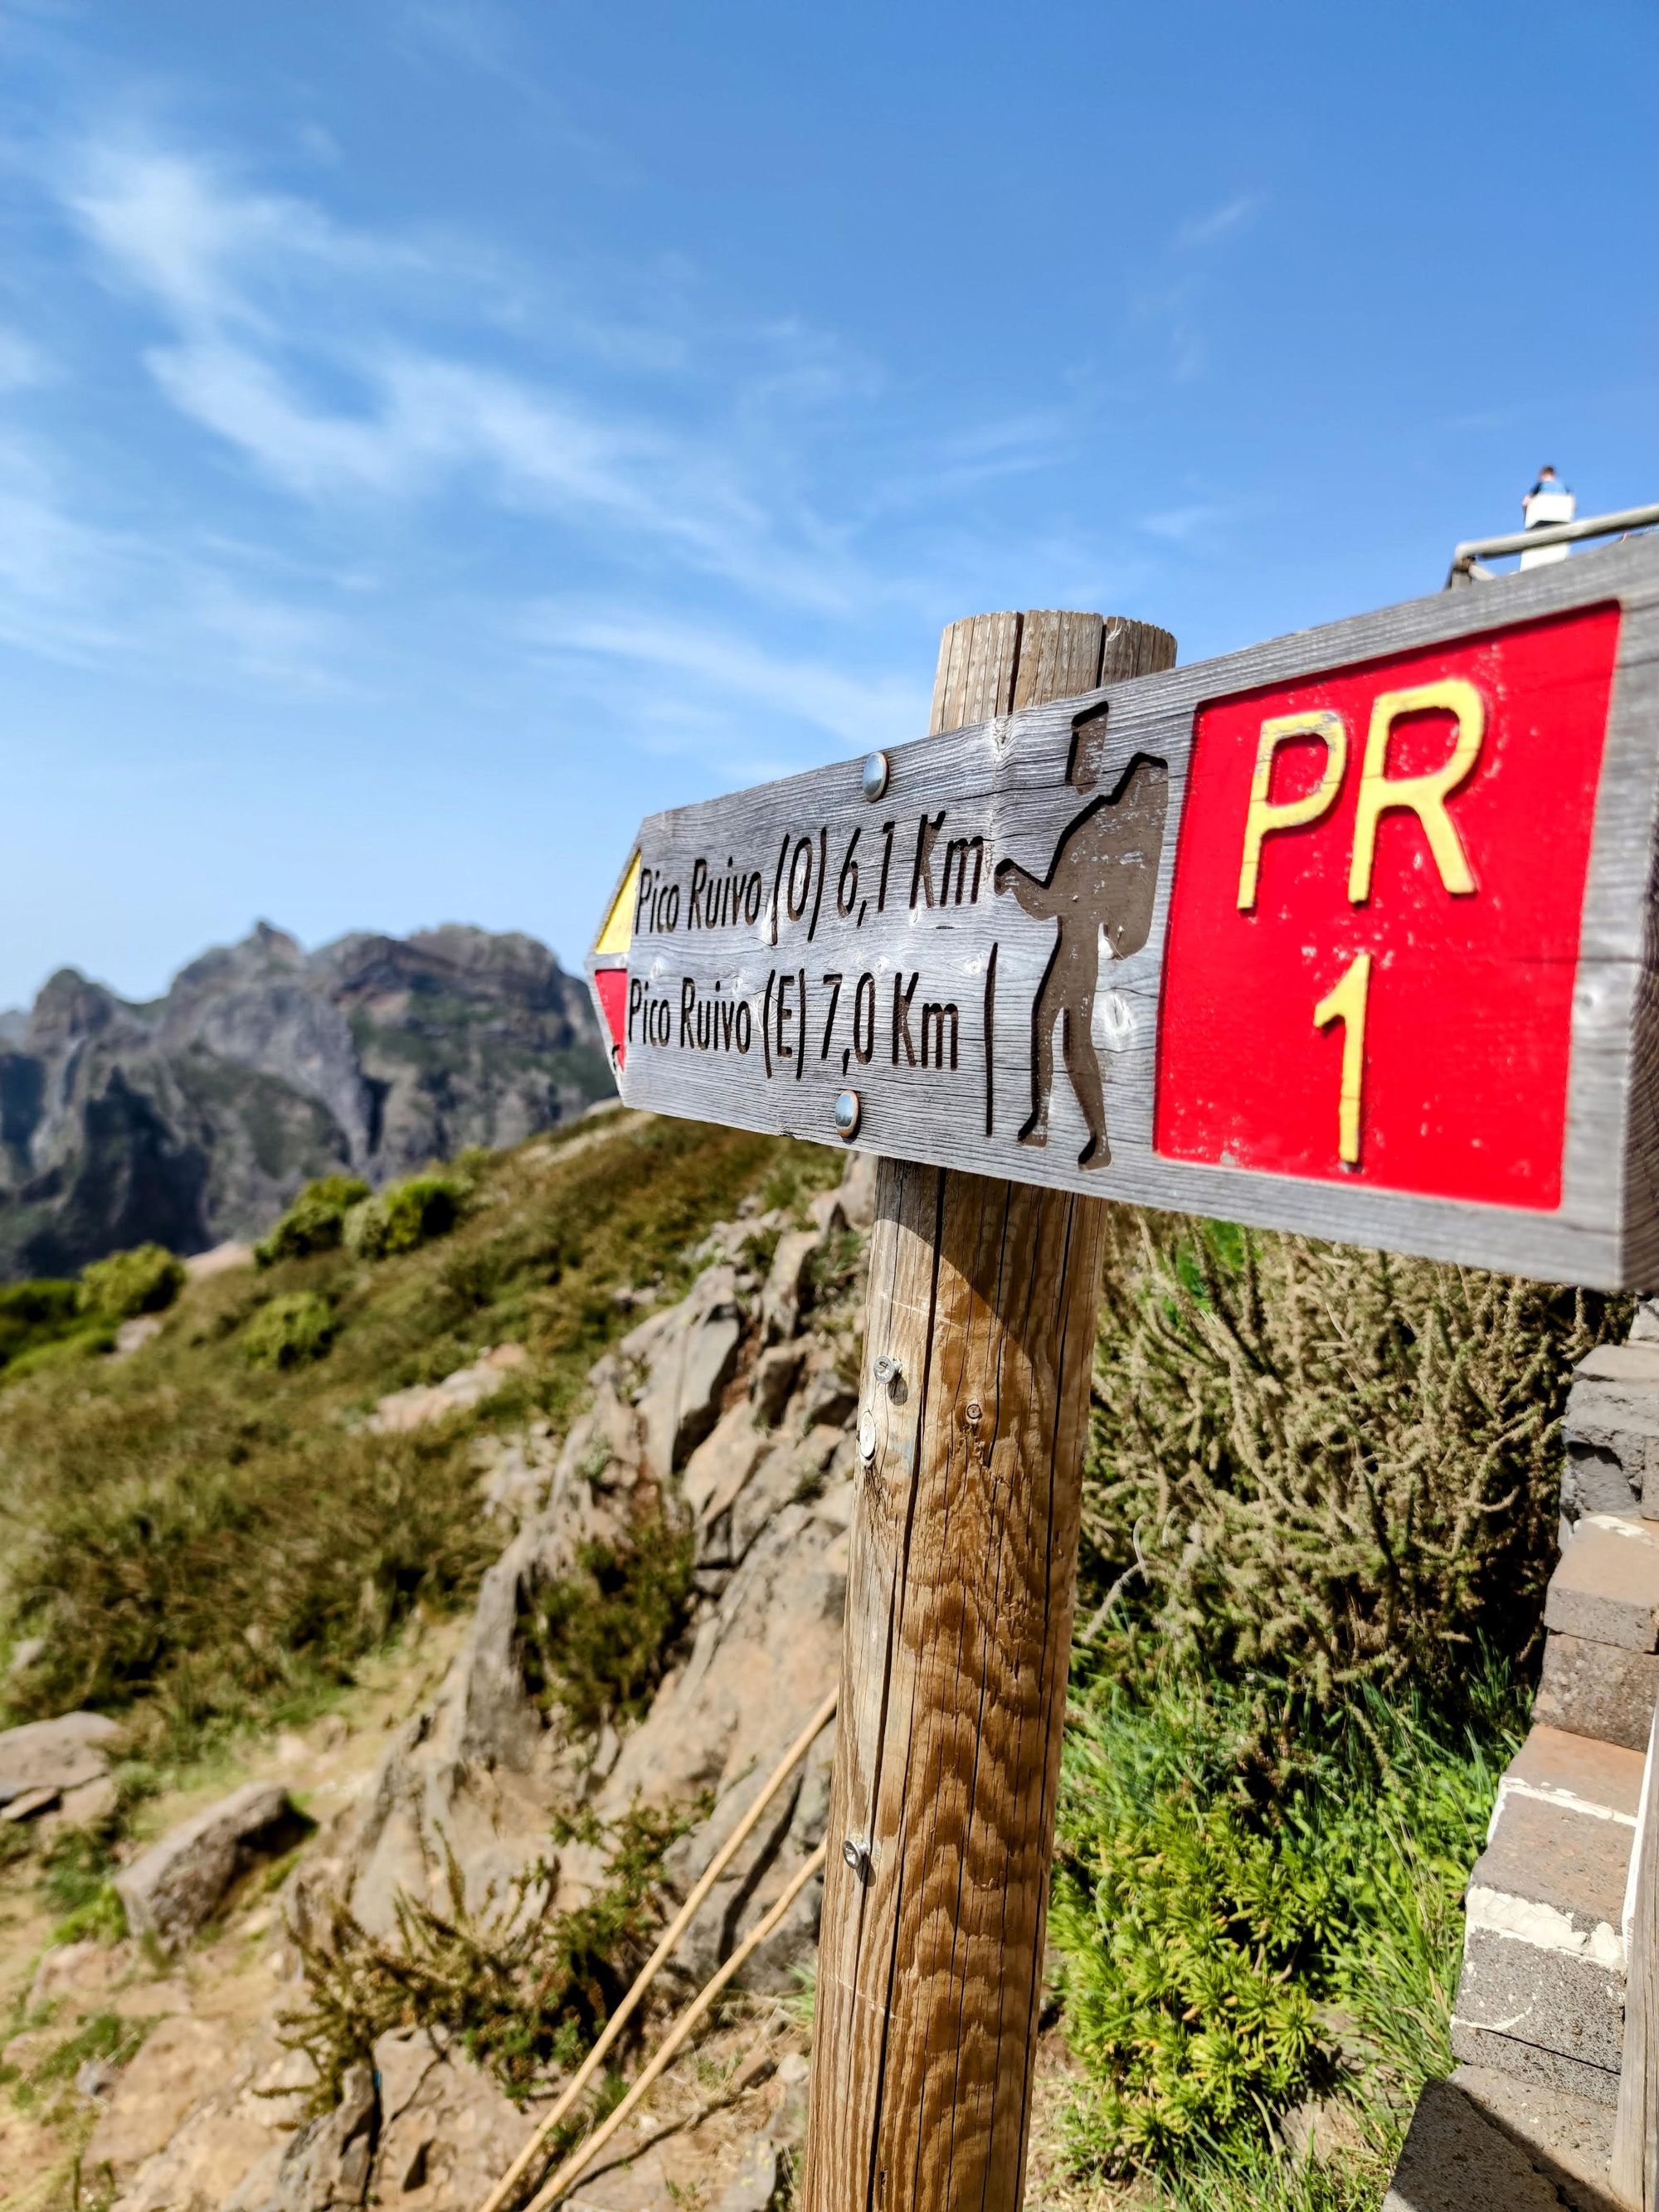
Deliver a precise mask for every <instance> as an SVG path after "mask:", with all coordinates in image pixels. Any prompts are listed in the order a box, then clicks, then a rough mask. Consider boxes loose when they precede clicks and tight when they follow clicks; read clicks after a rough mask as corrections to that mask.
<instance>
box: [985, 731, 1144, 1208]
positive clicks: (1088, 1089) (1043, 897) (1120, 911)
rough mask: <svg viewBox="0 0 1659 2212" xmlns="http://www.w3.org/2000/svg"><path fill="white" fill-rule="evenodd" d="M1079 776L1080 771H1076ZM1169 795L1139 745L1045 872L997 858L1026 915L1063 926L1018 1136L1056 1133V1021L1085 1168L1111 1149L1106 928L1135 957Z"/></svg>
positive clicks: (1029, 1141)
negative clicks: (1104, 1040) (1099, 1032)
mask: <svg viewBox="0 0 1659 2212" xmlns="http://www.w3.org/2000/svg"><path fill="white" fill-rule="evenodd" d="M1079 735H1081V732H1079ZM1083 751H1084V748H1082V747H1081V746H1080V745H1075V744H1074V746H1073V761H1074V763H1076V762H1077V761H1079V759H1080V758H1081V757H1082V755H1083ZM1074 780H1080V779H1079V778H1077V777H1076V776H1075V772H1074ZM1090 780H1091V781H1092V777H1091V778H1090ZM1169 796H1170V771H1169V769H1168V767H1167V766H1166V765H1165V763H1164V762H1163V761H1161V760H1154V759H1153V758H1152V756H1151V755H1150V754H1147V753H1137V754H1136V755H1135V756H1134V757H1133V759H1132V760H1131V761H1130V763H1129V764H1128V766H1127V768H1126V769H1124V771H1123V773H1122V775H1121V776H1120V777H1119V778H1118V780H1117V781H1116V783H1115V785H1114V786H1113V787H1112V788H1111V790H1109V791H1108V792H1103V793H1102V794H1101V796H1100V797H1099V798H1098V799H1091V801H1090V802H1089V804H1088V805H1086V806H1085V808H1084V809H1083V811H1082V812H1081V813H1080V814H1079V815H1077V816H1076V817H1074V818H1073V821H1072V822H1071V823H1068V825H1067V826H1066V829H1065V831H1064V833H1063V834H1062V836H1061V837H1060V842H1059V844H1058V845H1057V846H1056V847H1055V848H1054V859H1053V860H1052V861H1051V862H1050V863H1049V867H1048V874H1047V875H1046V876H1034V875H1032V874H1031V873H1030V871H1029V870H1028V869H1025V868H1022V867H1021V866H1020V865H1019V864H1018V861H1017V860H1000V861H999V862H998V863H997V872H996V887H997V890H999V891H1012V893H1013V895H1014V897H1015V898H1016V899H1017V900H1018V902H1019V904H1020V905H1021V906H1022V907H1024V909H1025V911H1026V913H1027V914H1029V915H1033V916H1034V917H1035V918H1036V919H1037V920H1038V921H1053V922H1054V923H1055V925H1056V928H1055V934H1054V951H1053V952H1052V953H1050V955H1049V956H1048V966H1047V967H1046V968H1045V969H1043V972H1042V982H1041V983H1040V984H1039V985H1038V987H1037V993H1036V999H1035V1000H1034V1001H1033V1003H1032V1006H1031V1110H1030V1115H1028V1116H1027V1117H1026V1120H1025V1121H1024V1125H1023V1126H1022V1127H1021V1129H1020V1131H1019V1142H1020V1143H1021V1144H1022V1145H1046V1144H1047V1143H1048V1101H1049V1096H1050V1093H1051V1092H1052V1091H1053V1089H1054V1027H1055V1024H1056V1023H1058V1024H1059V1025H1060V1038H1061V1050H1062V1052H1063V1054H1064V1055H1065V1060H1066V1074H1067V1075H1068V1076H1069V1077H1070V1078H1071V1083H1072V1089H1073V1091H1074V1092H1075V1093H1076V1095H1077V1103H1078V1104H1079V1106H1080V1107H1081V1108H1082V1109H1083V1119H1084V1122H1085V1126H1086V1127H1087V1129H1088V1132H1089V1137H1088V1141H1087V1143H1086V1144H1085V1146H1084V1147H1083V1150H1082V1151H1081V1152H1079V1154H1078V1165H1079V1167H1083V1168H1103V1167H1105V1166H1107V1165H1108V1164H1109V1162H1110V1160H1111V1157H1112V1154H1111V1147H1110V1146H1109V1144H1108V1142H1107V1137H1106V1087H1105V1080H1104V1078H1103V1075H1102V1073H1101V1067H1100V1055H1099V1054H1098V1052H1097V1050H1096V1048H1095V1040H1094V1009H1095V994H1096V992H1097V989H1098V987H1099V984H1100V939H1101V935H1102V933H1103V932H1104V933H1105V937H1106V941H1107V945H1108V948H1109V952H1110V956H1111V957H1112V958H1113V959H1114V960H1125V959H1127V957H1129V955H1130V954H1131V953H1132V952H1139V950H1140V948H1141V947H1142V945H1145V944H1146V937H1147V933H1148V932H1149V931H1150V929H1151V928H1152V903H1153V901H1154V899H1155V898H1156V896H1157V893H1158V861H1159V860H1160V858H1161V857H1162V854H1163V851H1164V823H1165V820H1166V818H1167V816H1168V812H1169Z"/></svg>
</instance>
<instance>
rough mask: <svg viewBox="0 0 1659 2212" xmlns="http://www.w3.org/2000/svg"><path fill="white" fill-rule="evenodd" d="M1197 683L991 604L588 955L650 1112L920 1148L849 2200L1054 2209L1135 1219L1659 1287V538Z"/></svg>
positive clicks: (879, 1446) (701, 830)
mask: <svg viewBox="0 0 1659 2212" xmlns="http://www.w3.org/2000/svg"><path fill="white" fill-rule="evenodd" d="M1173 659H1174V641H1172V640H1171V639H1170V638H1169V637H1168V636H1167V635H1165V634H1164V633H1163V632H1161V631H1158V630H1155V629H1151V628H1150V627H1148V626H1146V625H1141V624H1135V623H1123V622H1116V621H1107V622H1104V623H1103V621H1102V619H1101V617H1097V616H1081V615H1054V614H1028V615H1026V616H1024V617H1018V616H1014V615H994V616H981V617H975V618H974V619H973V620H972V621H970V622H967V623H957V624H955V625H953V626H952V628H951V629H949V630H947V631H946V633H945V642H944V646H943V648H942V650H941V653H940V661H939V682H938V684H937V687H936V690H935V695H934V705H933V733H932V734H931V735H930V736H928V737H927V738H921V739H919V740H917V741H916V742H915V743H914V744H908V745H903V746H899V747H895V748H893V749H892V750H890V752H888V753H885V754H882V753H877V754H873V755H872V756H870V757H868V758H867V759H866V760H864V761H861V762H853V763H845V764H842V765H837V766H835V767H830V768H825V769H817V770H814V771H812V772H811V773H810V774H808V775H801V776H796V777H793V778H791V779H789V780H787V781H783V782H781V783H776V784H773V785H769V786H768V787H764V788H763V789H761V790H758V791H752V792H747V793H740V794H738V795H737V796H735V797H733V798H731V799H720V800H715V801H712V802H710V803H708V804H707V805H701V806H694V807H687V808H683V809H680V810H678V811H674V812H671V813H665V814H659V815H654V816H653V817H650V819H648V820H647V822H646V823H645V824H644V825H643V827H642V828H641V833H640V838H639V843H638V847H637V849H636V851H635V854H634V856H633V858H632V860H630V862H629V866H628V868H627V870H626V871H625V872H624V875H623V881H622V883H621V884H620V885H619V887H618V891H617V897H616V900H615V901H614V902H613V905H612V908H611V911H610V913H609V915H608V916H607V919H606V921H605V925H604V927H603V929H602V931H601V933H600V936H599V941H598V943H597V945H596V946H595V949H594V952H593V955H592V958H591V960H590V975H591V976H592V981H593V987H594V991H595V995H596V999H597V1000H598V1002H599V1008H600V1011H601V1013H602V1015H603V1017H604V1018H605V1023H606V1024H607V1026H608V1028H609V1030H610V1032H611V1036H612V1039H613V1042H614V1044H615V1048H616V1060H617V1071H618V1079H619V1082H620V1085H621V1088H622V1091H623V1097H624V1098H625V1099H626V1100H627V1101H628V1103H629V1104H631V1105H638V1106H643V1107H647V1108H650V1109H653V1110H655V1111H658V1112H662V1113H670V1114H680V1115H692V1116H695V1117H697V1118H700V1119H704V1120H708V1121H724V1122H729V1123H735V1124H737V1125H738V1126H740V1127H750V1128H757V1129H764V1130H775V1131H780V1132H787V1133H793V1134H796V1135H799V1136H803V1137H809V1138H814V1139H818V1140H820V1141H823V1142H828V1143H842V1144H848V1145H854V1146H865V1147H867V1148H869V1149H871V1150H872V1151H874V1152H878V1153H879V1154H880V1155H881V1162H882V1164H881V1167H880V1170H879V1171H878V1185H877V1209H876V1225H875V1230H874V1232H873V1235H872V1245H871V1261H870V1268H871V1273H870V1294H869V1308H868V1314H867V1320H866V1344H865V1366H864V1374H863V1378H862V1388H861V1395H860V1426H859V1448H860V1481H859V1492H858V1504H857V1509H856V1514H855V1518H854V1527H853V1532H852V1553H851V1563H850V1571H849V1581H848V1618H847V1632H846V1644H845V1661H844V1671H843V1680H842V1692H841V1722H840V1736H839V1741H838V1746H837V1753H836V1781H835V1790H834V1798H833V1802H832V1806H831V1816H830V1818H831V1828H830V1843H831V1858H830V1864H829V1875H828V1878H827V1880H826V1887H825V1897H824V1909H823V1929H822V1935H821V1942H820V1963H819V1978H818V1995H817V2027H816V2044H815V2057H814V2070H813V2084H812V2100H811V2122H810V2127H809V2135H808V2160H807V2169H806V2176H805V2189H804V2200H803V2201H804V2203H805V2205H806V2206H807V2207H808V2208H810V2212H888V2209H889V2208H901V2207H902V2208H904V2212H913V2208H914V2209H915V2212H921V2208H927V2212H933V2208H939V2212H945V2208H946V2207H956V2206H958V2205H961V2204H963V2203H974V2204H975V2206H976V2207H979V2208H981V2212H1012V2209H1013V2208H1014V2207H1016V2206H1017V2205H1018V2202H1019V2197H1020V2191H1021V2186H1022V2182H1023V2174H1024V2151H1025V2141H1026V2132H1027V2121H1028V2110H1029V2100H1030V2079H1031V2066H1032V2061H1033V2057H1034V2051H1035V2034H1036V2013H1037V2007H1038V2001H1039V1984H1040V1978H1041V1966H1042V1936H1043V1923H1044V1913H1045V1910H1046V1898H1047V1887H1048V1867H1049V1860H1050V1855H1051V1852H1052V1848H1053V1840H1054V1791H1055V1785H1056V1778H1057V1774H1058V1765H1059V1753H1060V1726H1061V1723H1062V1720H1063V1716H1064V1707H1065V1693H1066V1661H1067V1654H1068V1651H1069V1645H1070V1632H1071V1611H1072V1602H1073V1581H1074V1576H1075V1565H1076V1552H1077V1534H1078V1520H1079V1497H1080V1484H1081V1463H1082V1455H1083V1445H1084V1440H1085V1427H1086V1421H1087V1412H1088V1397H1089V1384H1090V1374H1091V1363H1092V1354H1093V1346H1094V1337H1095V1329H1096V1321H1097V1303H1098V1291H1099V1277H1100V1261H1101V1249H1102V1237H1103V1222H1104V1215H1103V1201H1104V1200H1108V1199H1112V1198H1118V1199H1126V1200H1135V1201H1138V1202H1141V1203H1145V1204H1150V1205H1155V1206H1170V1207H1174V1208H1176V1209H1180V1210H1182V1211H1187V1212H1201V1213H1205V1214H1209V1215H1216V1216H1220V1217H1223V1218H1227V1219H1231V1220H1236V1221H1242V1222H1248V1223H1254V1224H1259V1225H1267V1226H1276V1227H1283V1228H1291V1229H1297V1230H1304V1231H1310V1232H1313V1233H1316V1234H1319V1235H1322V1236H1328V1237H1339V1238H1342V1239H1344V1240H1346V1241H1348V1242H1352V1243H1370V1244H1375V1245H1380V1246H1384V1247H1389V1248H1393V1249H1400V1250H1403V1251H1408V1252H1417V1253H1424V1254H1427V1255H1432V1256H1436V1257H1440V1258H1445V1259H1452V1260H1460V1261H1467V1262H1472V1263H1477V1264H1480V1265H1483V1266H1487V1267H1498V1268H1502V1269H1505V1270H1508V1271H1510V1272H1512V1273H1522V1274H1533V1275H1537V1276H1541V1277H1544V1278H1546V1279H1565V1280H1569V1281H1579V1282H1583V1283H1587V1284H1594V1285H1605V1286H1607V1287H1623V1286H1635V1287H1647V1286H1650V1285H1654V1284H1655V1283H1659V1118H1656V1103H1659V1102H1656V1099H1655V1097H1654V1089H1653V1084H1652V1080H1651V1076H1650V1071H1651V1069H1652V1068H1653V1066H1654V1061H1655V1046H1656V1036H1655V1023H1656V1018H1659V978H1656V951H1655V947H1654V945H1653V943H1652V941H1651V935H1652V924H1651V921H1650V915H1651V914H1652V899H1653V887H1654V879H1655V854H1656V838H1659V666H1656V661H1659V547H1656V546H1654V545H1653V544H1646V543H1641V542H1638V543H1635V544H1630V545H1627V546H1626V547H1623V548H1620V549H1619V550H1613V551H1610V552H1605V553H1601V554H1596V555H1594V556H1587V557H1583V558H1580V559H1578V560H1577V561H1573V562H1567V563H1565V564H1563V565H1562V566H1560V567H1557V568H1551V569H1547V570H1542V571H1539V572H1537V573H1535V574H1528V575H1526V576H1524V577H1520V578H1516V579H1512V580H1510V579H1506V580H1503V581H1501V582H1494V583H1492V584H1489V585H1482V586H1480V588H1479V589H1477V590H1472V591H1466V592H1457V593H1453V594H1450V595H1446V596H1440V597H1437V598H1435V599H1426V600H1420V601H1417V602H1413V604H1411V605H1407V606H1403V607H1398V608H1395V609H1392V610H1389V611H1387V612H1385V613H1382V614H1378V615H1375V616H1369V617H1360V618H1358V619H1357V620H1354V621H1351V622H1346V623H1335V624H1333V625H1331V626H1330V627H1328V628H1327V629H1319V630H1312V631H1307V632H1304V633H1302V634H1301V635H1297V636H1293V637H1289V638H1285V639H1280V640H1278V641H1274V642H1273V643H1271V644H1268V645H1264V646H1261V647H1255V648H1253V649H1251V650H1250V651H1249V652H1245V653H1237V654H1233V655H1231V656H1229V657H1228V658H1226V659H1220V660H1215V661H1212V662H1208V663H1205V664H1200V665H1194V666H1191V667H1188V668H1185V669H1179V670H1177V669H1175V668H1174V667H1172V666H1171V665H1170V664H1171V662H1172V661H1173Z"/></svg>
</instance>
